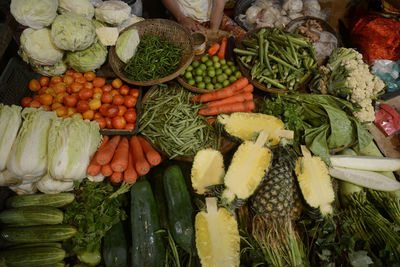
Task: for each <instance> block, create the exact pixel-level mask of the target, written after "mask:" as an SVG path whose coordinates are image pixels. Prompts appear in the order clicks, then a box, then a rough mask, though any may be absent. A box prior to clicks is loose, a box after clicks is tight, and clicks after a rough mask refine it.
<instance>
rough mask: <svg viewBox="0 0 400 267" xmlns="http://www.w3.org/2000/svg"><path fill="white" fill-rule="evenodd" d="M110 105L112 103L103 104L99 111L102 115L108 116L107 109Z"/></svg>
mask: <svg viewBox="0 0 400 267" xmlns="http://www.w3.org/2000/svg"><path fill="white" fill-rule="evenodd" d="M109 106H110V104H103V105H101V107H100V109H99V112H100V114H101V115H102V116H107V109H108V107H109Z"/></svg>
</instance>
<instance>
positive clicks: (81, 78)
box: [75, 77, 86, 84]
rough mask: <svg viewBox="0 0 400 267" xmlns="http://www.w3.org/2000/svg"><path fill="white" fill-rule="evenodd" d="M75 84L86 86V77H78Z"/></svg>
mask: <svg viewBox="0 0 400 267" xmlns="http://www.w3.org/2000/svg"><path fill="white" fill-rule="evenodd" d="M75 82H77V83H81V84H84V83H86V79H85V77H78V78H75Z"/></svg>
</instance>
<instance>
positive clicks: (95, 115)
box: [21, 70, 139, 130]
mask: <svg viewBox="0 0 400 267" xmlns="http://www.w3.org/2000/svg"><path fill="white" fill-rule="evenodd" d="M29 89H30V90H31V91H34V92H37V94H36V95H35V96H34V97H33V98H32V97H24V98H23V99H22V100H21V105H22V106H23V107H33V108H39V107H42V108H43V109H44V110H47V111H55V112H56V113H57V116H59V117H63V118H67V117H79V118H82V119H86V120H95V121H97V122H98V123H99V125H100V128H101V129H104V128H109V129H126V130H134V129H135V125H136V108H135V107H136V103H137V100H138V97H139V90H138V89H132V88H130V87H129V86H128V85H126V84H123V83H122V81H121V79H119V78H116V79H114V80H113V81H112V82H111V83H106V80H105V79H104V78H102V77H96V74H95V73H94V72H92V71H89V72H85V73H80V72H75V71H74V70H67V72H66V73H65V75H64V76H54V77H51V78H49V77H41V78H40V79H39V80H36V79H33V80H31V81H30V82H29Z"/></svg>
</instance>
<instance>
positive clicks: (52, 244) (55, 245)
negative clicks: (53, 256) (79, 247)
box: [10, 242, 62, 249]
mask: <svg viewBox="0 0 400 267" xmlns="http://www.w3.org/2000/svg"><path fill="white" fill-rule="evenodd" d="M34 247H53V248H62V245H61V243H57V242H47V243H26V244H18V245H14V246H12V247H10V249H16V248H34Z"/></svg>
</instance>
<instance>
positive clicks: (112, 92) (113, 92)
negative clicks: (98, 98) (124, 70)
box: [110, 89, 119, 96]
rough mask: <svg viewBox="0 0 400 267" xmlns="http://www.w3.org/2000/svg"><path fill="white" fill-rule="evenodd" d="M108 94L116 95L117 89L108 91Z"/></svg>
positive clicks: (117, 93)
mask: <svg viewBox="0 0 400 267" xmlns="http://www.w3.org/2000/svg"><path fill="white" fill-rule="evenodd" d="M110 94H111V95H112V96H116V95H119V92H118V90H115V89H114V90H111V92H110Z"/></svg>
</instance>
